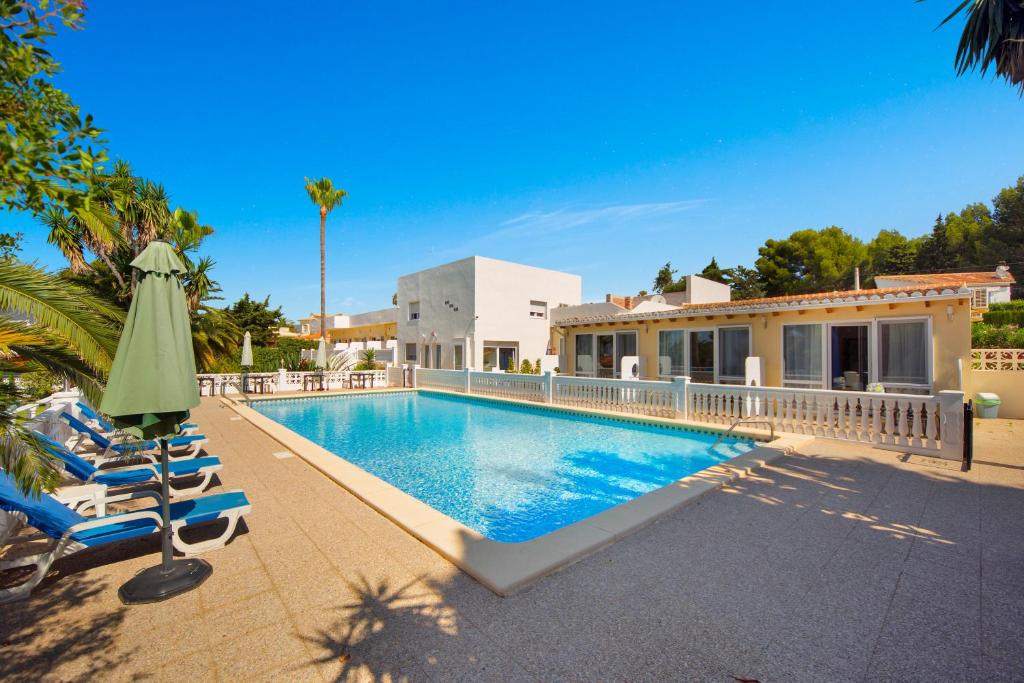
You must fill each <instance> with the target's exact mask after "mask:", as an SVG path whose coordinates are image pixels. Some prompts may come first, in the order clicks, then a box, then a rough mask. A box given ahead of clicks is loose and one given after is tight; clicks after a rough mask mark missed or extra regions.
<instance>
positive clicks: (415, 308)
mask: <svg viewBox="0 0 1024 683" xmlns="http://www.w3.org/2000/svg"><path fill="white" fill-rule="evenodd" d="M419 319H420V302H419V301H410V302H409V320H419Z"/></svg>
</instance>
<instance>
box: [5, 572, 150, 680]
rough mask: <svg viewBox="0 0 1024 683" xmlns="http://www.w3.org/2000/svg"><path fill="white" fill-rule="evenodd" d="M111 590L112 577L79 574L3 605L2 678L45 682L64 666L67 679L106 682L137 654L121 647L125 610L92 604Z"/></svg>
mask: <svg viewBox="0 0 1024 683" xmlns="http://www.w3.org/2000/svg"><path fill="white" fill-rule="evenodd" d="M51 584H52V582H51ZM110 590H111V586H109V585H108V583H107V582H106V581H104V580H97V579H95V578H93V577H90V576H87V575H85V574H81V573H79V574H73V575H70V576H64V577H62V579H61V580H60V581H59V582H58V583H56V584H52V585H50V586H48V587H46V586H40V587H37V589H36V592H35V593H33V594H32V595H31V596H30V597H29V598H27V599H26V600H24V601H22V602H20V603H14V604H7V605H2V606H0V613H2V614H3V619H0V680H6V681H37V680H44V679H47V678H48V677H50V676H53V675H54V671H55V669H57V667H58V664H59V665H60V666H61V667H62V669H61V674H60V676H61V680H67V681H91V680H102V679H104V678H107V677H109V676H110V675H111V674H113V673H114V672H115V671H117V670H118V669H119V667H121V666H123V665H124V662H125V658H126V657H130V656H131V655H132V654H133V653H132V652H127V651H126V650H125V648H123V647H115V642H116V638H117V635H118V630H119V627H120V625H121V623H122V621H123V620H124V616H125V608H124V607H119V608H116V609H113V610H108V611H103V612H96V611H95V610H92V609H88V608H87V605H88V604H89V603H90V602H92V601H94V600H95V599H96V598H97V596H99V595H100V594H102V593H105V592H108V591H110Z"/></svg>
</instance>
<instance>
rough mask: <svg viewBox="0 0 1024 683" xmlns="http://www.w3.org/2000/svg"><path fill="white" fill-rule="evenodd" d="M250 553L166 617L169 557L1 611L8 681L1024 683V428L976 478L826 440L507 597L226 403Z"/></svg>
mask: <svg viewBox="0 0 1024 683" xmlns="http://www.w3.org/2000/svg"><path fill="white" fill-rule="evenodd" d="M194 417H195V418H196V421H198V422H199V423H200V425H201V427H202V431H204V432H205V433H206V434H207V435H208V436H209V437H210V444H209V451H210V452H211V453H213V454H216V455H219V456H220V457H221V458H222V459H223V461H224V470H223V472H222V473H221V477H220V479H221V482H222V484H221V486H222V487H224V488H243V489H244V490H245V491H246V493H247V494H248V496H249V498H250V500H251V501H252V503H253V507H254V510H253V512H252V513H251V514H250V515H249V516H248V518H247V530H246V531H245V532H244V533H242V534H241V535H239V536H237V537H236V538H235V539H234V540H233V541H232V542H231V543H230V544H229V545H228V546H227V547H226V548H224V549H223V550H219V551H214V552H211V553H208V554H206V555H205V557H206V558H207V559H209V560H210V561H211V563H212V564H213V566H214V574H213V576H212V577H211V578H210V579H209V580H208V581H207V582H206V583H205V584H204V585H203V586H202V587H201V588H200V589H199V590H197V591H193V592H192V593H189V594H186V595H184V596H180V597H178V598H176V599H173V600H170V601H168V602H165V603H160V604H157V605H146V606H136V607H124V606H122V605H121V604H120V603H119V601H118V599H117V594H116V593H117V587H118V586H119V585H120V584H121V583H122V582H124V581H125V580H127V579H128V578H129V577H131V576H132V575H133V574H134V573H135V572H136V571H138V570H140V569H143V568H145V567H148V566H151V565H153V564H155V563H156V562H157V561H158V559H159V552H158V551H159V548H158V545H157V543H156V541H155V539H142V540H138V541H132V542H127V543H123V544H121V545H119V546H117V547H116V548H112V549H108V550H103V551H98V552H93V553H91V554H85V555H81V556H79V557H76V558H69V559H67V560H64V561H61V562H59V563H57V565H56V566H55V568H54V570H52V571H51V575H50V576H49V577H48V578H47V579H46V580H45V581H44V583H43V584H42V585H41V586H40V587H39V588H37V589H36V591H35V593H34V595H33V596H32V597H31V598H30V599H28V600H26V601H23V602H20V603H14V604H11V605H5V606H2V607H0V680H40V679H43V680H63V681H74V680H104V681H119V680H138V679H146V680H190V679H191V680H221V681H234V680H240V679H245V680H247V681H258V680H282V681H285V680H287V681H293V680H298V681H301V680H312V681H319V680H332V681H333V680H358V681H363V680H366V681H401V680H408V681H431V680H435V681H452V680H467V681H487V680H493V681H510V680H511V681H516V680H534V681H550V680H565V681H599V680H600V681H615V680H621V681H644V680H651V681H654V680H674V681H678V680H694V681H725V682H727V683H733V682H734V681H735V680H736V679H756V680H759V681H765V682H767V681H823V680H827V681H845V680H850V681H869V680H870V681H875V680H900V681H913V680H920V681H925V680H928V681H934V680H986V681H990V680H994V681H1000V680H1007V681H1009V680H1024V590H1022V584H1024V540H1022V539H1024V422H1012V421H984V422H978V423H977V425H978V426H977V432H976V455H975V462H976V464H975V468H974V470H973V471H971V472H970V473H966V474H964V473H961V472H960V471H959V469H958V468H957V467H956V466H955V465H953V464H952V463H950V464H947V463H943V462H938V461H933V460H930V459H927V458H918V457H911V458H907V459H901V457H900V456H899V455H898V454H894V453H891V452H886V451H880V450H874V449H869V448H865V447H864V446H858V445H853V444H843V443H838V442H831V441H824V440H817V441H814V442H813V443H811V444H809V445H808V446H806V447H804V448H803V449H802V451H803V452H802V453H800V454H795V455H787V456H784V457H782V458H780V459H779V460H776V461H775V462H774V463H772V464H771V465H768V466H766V467H763V468H760V469H759V470H756V471H755V472H754V473H753V474H752V475H751V476H748V477H746V478H744V479H741V480H738V481H736V482H734V483H732V484H730V485H729V486H726V487H724V488H722V489H719V490H717V491H714V492H711V493H709V494H707V495H705V496H703V497H702V498H701V499H700V500H699V501H698V502H696V503H694V504H693V505H690V506H688V507H685V508H682V509H679V510H676V511H675V512H672V513H670V514H669V515H667V516H666V517H664V518H662V519H661V520H659V521H658V522H656V523H655V524H653V525H651V526H649V527H646V528H644V529H641V530H639V531H637V532H636V533H634V534H632V535H630V536H627V537H625V538H622V539H620V540H618V541H617V542H615V543H614V544H613V545H611V546H609V547H606V548H604V549H603V550H601V551H599V552H597V553H596V554H594V555H591V556H589V557H587V558H585V559H583V560H581V561H580V562H578V563H576V564H574V565H572V566H570V567H568V568H566V569H564V570H562V571H560V572H558V573H556V574H554V575H552V576H549V577H546V578H544V579H542V580H540V581H539V582H538V583H537V584H535V585H533V586H531V587H529V588H526V589H524V590H523V591H521V592H519V593H516V594H515V595H513V596H511V597H508V598H501V597H498V596H496V595H494V594H493V593H492V592H491V591H490V590H488V589H486V588H484V587H483V586H481V585H480V584H478V583H477V582H476V581H474V580H473V579H472V578H470V577H469V576H467V575H465V574H463V573H462V572H460V571H459V570H458V569H456V568H455V567H454V566H453V565H451V564H450V563H448V562H447V561H445V560H444V559H442V558H441V557H439V556H438V555H437V554H436V553H434V552H433V551H431V550H430V549H428V548H427V547H425V546H423V545H422V544H421V543H419V542H418V541H416V540H415V539H414V538H413V537H411V536H409V535H408V534H406V533H405V532H404V531H402V530H401V529H399V528H398V527H396V526H395V525H394V524H392V523H391V522H389V521H388V520H386V519H385V518H383V517H381V516H380V515H379V514H377V513H376V512H374V511H373V510H372V509H370V508H368V507H367V506H366V505H365V504H364V503H362V502H361V501H359V500H358V499H356V498H355V497H353V496H352V495H350V494H348V493H347V492H346V491H344V490H343V489H341V488H340V487H339V486H338V485H337V484H335V483H334V482H332V481H331V480H329V479H327V478H326V477H324V476H323V475H321V474H319V473H318V472H317V471H315V470H314V469H313V468H312V467H310V466H309V465H307V464H306V463H305V462H303V461H302V460H301V459H299V458H297V457H288V454H287V453H284V452H283V448H282V447H281V446H280V444H278V443H277V442H275V441H274V440H272V439H271V438H270V437H268V436H267V435H265V434H264V433H262V432H260V431H259V430H257V429H256V428H254V427H253V426H252V425H251V424H249V423H248V422H245V421H243V420H233V419H231V418H233V417H237V416H236V415H235V413H234V412H233V411H232V410H230V409H229V408H226V407H223V406H221V404H220V402H219V401H218V400H216V399H204V400H203V404H202V406H201V407H200V408H198V409H197V410H196V411H195V412H194Z"/></svg>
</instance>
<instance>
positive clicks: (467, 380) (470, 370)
mask: <svg viewBox="0 0 1024 683" xmlns="http://www.w3.org/2000/svg"><path fill="white" fill-rule="evenodd" d="M462 371H463V373H465V375H466V376H465V378H464V381H465V387H466V393H467V394H468V393H470V373H471V372H473V370H472V369H470V368H463V370H462Z"/></svg>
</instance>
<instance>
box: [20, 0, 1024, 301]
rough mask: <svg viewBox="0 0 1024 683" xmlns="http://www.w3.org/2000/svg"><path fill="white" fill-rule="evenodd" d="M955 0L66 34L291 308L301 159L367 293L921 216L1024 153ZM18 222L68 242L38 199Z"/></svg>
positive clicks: (600, 269) (560, 10) (354, 13)
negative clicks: (416, 282) (39, 212)
mask: <svg viewBox="0 0 1024 683" xmlns="http://www.w3.org/2000/svg"><path fill="white" fill-rule="evenodd" d="M952 4H953V2H952V0H949V1H946V0H929V1H928V2H925V3H920V4H919V3H916V2H913V1H912V0H898V1H893V0H877V1H875V0H866V1H864V2H860V3H798V2H784V3H738V4H737V3H673V2H665V3H605V2H588V3H551V2H520V3H515V4H514V5H513V4H506V3H471V2H464V3H442V2H434V3H423V2H388V3H371V2H345V3H315V4H314V3H295V5H296V6H291V4H289V3H273V4H271V3H262V2H249V3H245V4H240V3H205V2H202V3H201V2H182V1H179V2H173V3H158V2H137V1H136V2H128V1H115V0H104V1H103V2H94V3H91V5H92V6H91V7H90V10H89V14H88V23H87V26H86V28H85V30H84V31H81V32H77V33H74V34H66V35H62V36H61V37H60V38H59V39H58V40H56V41H55V42H54V44H53V50H54V52H55V54H56V56H57V57H58V59H59V60H60V61H61V62H62V63H63V64H64V68H65V73H64V74H63V75H62V76H61V77H60V80H59V83H60V85H61V86H62V87H64V88H65V89H66V90H68V91H69V92H70V93H71V94H72V95H73V96H74V98H75V99H76V101H77V102H78V103H80V104H81V105H82V108H83V109H84V110H85V111H88V112H91V113H92V114H94V116H95V117H96V120H97V122H98V124H99V125H100V126H101V127H103V128H105V129H106V131H107V132H106V138H107V140H108V147H109V149H110V151H111V154H112V156H113V157H115V158H117V157H120V158H124V159H127V160H128V161H130V162H131V163H132V164H133V166H134V167H135V169H136V171H137V172H138V173H140V174H142V175H145V176H148V177H151V178H153V179H155V180H158V181H160V182H163V183H164V185H165V186H166V187H167V189H168V191H169V192H170V193H171V195H172V197H173V200H174V203H175V204H176V205H182V206H184V207H186V208H189V209H193V210H198V211H199V214H200V217H201V219H202V220H203V221H204V222H206V223H209V224H212V225H213V226H214V227H215V228H216V229H217V233H216V235H215V236H214V237H212V238H210V239H209V240H208V242H207V245H208V246H207V248H206V249H204V252H205V253H208V254H210V255H211V256H213V257H214V258H215V259H216V261H217V267H216V270H215V277H216V278H217V279H218V280H219V281H220V282H221V284H222V286H223V287H224V296H225V297H226V298H227V300H229V301H232V300H234V299H235V298H237V297H238V296H240V295H241V294H242V292H244V291H248V292H250V293H251V294H253V295H255V296H260V297H262V296H265V295H266V294H271V301H272V303H275V304H281V305H283V306H284V309H285V312H286V313H287V314H288V315H290V316H292V317H298V316H300V315H304V314H306V313H307V312H309V311H311V310H314V309H316V308H318V306H319V294H318V288H319V270H318V268H319V266H318V232H317V230H318V217H317V211H316V209H315V207H313V206H312V205H311V204H309V201H308V199H307V197H306V195H305V193H304V191H303V187H302V185H303V176H307V175H308V176H320V175H328V176H330V177H332V178H333V179H334V180H335V182H336V183H337V184H339V185H341V186H342V187H344V188H345V189H347V190H348V191H349V193H350V194H349V197H348V199H347V200H346V202H345V205H344V207H343V208H342V209H340V210H337V211H335V212H334V213H333V214H332V215H331V216H330V218H329V222H328V233H329V235H328V308H329V309H331V310H341V311H349V312H356V311H359V310H367V309H371V308H378V307H384V306H387V305H389V304H390V299H391V294H392V292H393V291H394V289H395V285H394V282H395V279H396V278H397V277H398V276H399V275H401V274H403V273H408V272H411V271H414V270H418V269H421V268H425V267H429V266H432V265H435V264H438V263H442V262H445V261H447V260H453V259H456V258H461V257H463V256H468V255H470V254H474V253H475V254H480V255H483V256H491V257H495V258H504V259H509V260H514V261H520V262H524V263H529V264H531V265H536V266H542V267H550V268H556V269H562V270H568V271H571V272H575V273H578V274H580V275H582V276H583V278H584V296H585V298H587V299H601V298H603V296H604V293H605V292H609V291H615V292H623V293H628V292H635V291H637V290H638V289H642V288H649V287H650V284H651V280H652V278H653V276H654V273H655V271H656V270H657V269H658V267H659V266H660V265H661V264H662V263H664V262H665V261H666V260H671V261H672V263H673V265H674V266H676V267H677V268H679V270H680V272H681V273H685V272H692V271H694V270H699V269H700V268H702V267H703V266H704V265H705V264H706V263H707V262H708V260H709V259H710V258H711V256H712V255H714V256H715V257H717V259H718V261H719V263H720V264H721V265H722V266H723V267H724V266H730V265H734V264H736V263H743V264H747V265H751V264H752V263H753V260H754V259H755V258H756V255H757V248H758V246H760V245H761V244H762V243H763V242H764V240H765V239H767V238H770V237H781V236H785V235H788V234H789V233H790V232H791V231H793V230H796V229H801V228H819V227H823V226H826V225H831V224H837V225H840V226H842V227H844V228H846V229H847V230H849V231H851V232H852V233H854V234H856V235H858V236H860V237H862V238H869V237H870V236H872V235H874V234H875V233H876V232H877V231H878V230H879V229H880V228H897V229H900V230H902V231H904V232H906V233H908V234H920V233H923V232H925V231H927V230H929V229H930V227H931V224H932V222H933V220H934V217H935V215H936V214H937V213H939V212H940V211H941V212H947V211H950V210H957V209H959V208H961V207H962V206H963V205H964V204H966V203H968V202H972V201H978V200H987V199H989V198H991V197H992V196H993V195H994V194H995V193H996V191H998V190H999V188H1001V187H1003V186H1005V185H1008V184H1010V183H1012V182H1014V181H1015V179H1016V178H1017V176H1019V175H1021V174H1024V164H1022V163H1021V160H1022V159H1024V136H1021V135H1018V134H1015V133H1013V132H1012V131H1017V130H1019V128H1020V121H1021V115H1022V113H1024V102H1022V101H1021V100H1020V99H1019V98H1018V96H1017V94H1016V91H1014V90H1013V89H1012V88H1011V87H1009V86H1007V85H1005V84H1003V83H1002V82H995V81H992V80H991V79H982V78H981V77H979V76H977V75H968V76H966V77H963V78H960V79H957V78H955V76H954V73H953V68H952V59H953V54H954V51H955V47H956V42H957V39H958V36H959V30H960V27H961V23H960V22H957V23H956V24H955V25H953V26H947V27H945V28H943V29H940V30H938V31H935V30H933V29H934V28H935V26H936V25H937V24H938V22H939V21H940V19H941V18H942V17H943V16H944V13H946V12H948V11H949V9H950V7H951V6H952ZM300 5H305V6H300ZM0 229H2V230H8V231H11V230H22V231H23V232H25V233H26V234H27V239H26V245H25V256H27V257H29V258H35V259H39V260H40V261H41V262H42V263H45V264H48V265H52V266H58V265H61V264H62V261H61V259H60V257H59V255H58V254H56V252H55V251H54V250H53V249H52V248H50V247H49V246H47V245H46V244H45V238H44V236H43V234H42V229H41V228H37V227H35V226H34V225H32V224H31V223H29V222H27V221H26V220H25V219H24V218H23V217H19V216H12V215H8V214H0Z"/></svg>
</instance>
